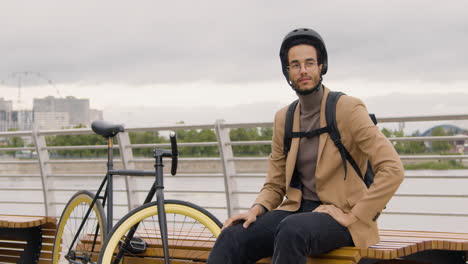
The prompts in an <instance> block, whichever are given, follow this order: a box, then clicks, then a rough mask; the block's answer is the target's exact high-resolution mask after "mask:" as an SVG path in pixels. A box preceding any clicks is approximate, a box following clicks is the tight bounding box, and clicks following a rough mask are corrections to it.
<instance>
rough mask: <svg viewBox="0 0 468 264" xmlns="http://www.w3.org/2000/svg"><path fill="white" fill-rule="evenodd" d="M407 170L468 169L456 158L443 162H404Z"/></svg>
mask: <svg viewBox="0 0 468 264" xmlns="http://www.w3.org/2000/svg"><path fill="white" fill-rule="evenodd" d="M404 168H405V170H456V169H468V167H466V166H464V165H463V164H462V163H460V162H458V161H456V160H448V161H441V162H434V161H431V162H424V163H417V164H404Z"/></svg>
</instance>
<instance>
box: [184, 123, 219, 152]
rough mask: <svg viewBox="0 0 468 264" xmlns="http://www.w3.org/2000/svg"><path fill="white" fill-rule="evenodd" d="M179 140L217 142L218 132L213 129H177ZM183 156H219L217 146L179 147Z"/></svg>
mask: <svg viewBox="0 0 468 264" xmlns="http://www.w3.org/2000/svg"><path fill="white" fill-rule="evenodd" d="M176 134H177V142H216V140H217V138H216V133H215V132H214V131H213V130H211V129H190V130H180V131H177V133H176ZM179 154H180V155H181V156H183V157H202V156H203V157H217V156H219V153H218V147H217V146H204V147H198V146H197V147H179Z"/></svg>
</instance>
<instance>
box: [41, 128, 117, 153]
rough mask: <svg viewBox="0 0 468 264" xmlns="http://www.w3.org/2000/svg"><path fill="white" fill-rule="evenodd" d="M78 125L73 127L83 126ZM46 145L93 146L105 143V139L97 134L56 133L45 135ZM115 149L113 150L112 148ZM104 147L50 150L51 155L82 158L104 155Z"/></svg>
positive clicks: (105, 151)
mask: <svg viewBox="0 0 468 264" xmlns="http://www.w3.org/2000/svg"><path fill="white" fill-rule="evenodd" d="M83 127H84V126H83V125H78V126H75V127H73V128H83ZM46 144H47V146H51V147H52V146H94V145H107V141H106V140H105V139H104V138H103V137H102V136H99V135H96V134H91V135H57V136H48V137H46ZM114 151H115V150H114ZM106 153H107V150H106V149H73V150H72V149H64V150H52V151H50V155H51V157H61V158H63V157H64V158H84V157H101V156H106Z"/></svg>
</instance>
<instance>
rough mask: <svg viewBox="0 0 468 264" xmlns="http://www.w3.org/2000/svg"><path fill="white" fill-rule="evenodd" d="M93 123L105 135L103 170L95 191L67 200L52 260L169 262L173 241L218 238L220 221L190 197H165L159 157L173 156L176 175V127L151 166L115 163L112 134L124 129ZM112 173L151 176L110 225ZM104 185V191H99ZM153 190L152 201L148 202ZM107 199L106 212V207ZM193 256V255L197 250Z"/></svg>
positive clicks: (161, 165) (202, 241) (172, 172)
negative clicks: (132, 205)
mask: <svg viewBox="0 0 468 264" xmlns="http://www.w3.org/2000/svg"><path fill="white" fill-rule="evenodd" d="M91 127H92V129H93V131H94V132H95V133H96V134H98V135H101V136H103V137H104V138H106V140H107V173H106V176H105V177H104V179H103V180H102V182H101V184H100V186H99V188H98V190H97V192H96V194H95V195H93V194H92V193H91V192H89V191H78V192H77V193H76V194H75V195H74V196H73V197H72V198H71V199H70V200H69V202H68V203H67V205H66V206H65V208H64V210H63V213H62V215H61V219H60V221H59V224H58V227H57V235H56V237H55V240H54V245H53V251H52V254H53V255H52V257H53V261H52V263H53V264H57V263H73V264H86V263H89V264H94V263H124V260H127V259H141V258H150V257H151V258H153V259H154V260H158V261H160V262H158V263H165V264H168V263H170V262H169V260H171V259H173V258H175V256H173V253H174V252H175V251H174V250H171V252H170V251H169V248H171V246H172V245H173V244H175V245H177V244H179V243H182V242H181V241H183V243H187V241H193V243H200V241H201V243H206V242H207V241H209V240H214V239H216V237H217V236H218V235H219V233H220V229H221V226H222V224H221V222H220V221H219V220H218V219H217V218H216V217H215V216H213V215H212V214H211V213H210V212H208V211H207V210H205V209H203V208H201V207H199V206H197V205H195V204H192V203H189V202H185V201H180V200H165V199H164V192H163V189H164V184H163V177H164V176H163V166H164V164H163V158H171V159H172V163H171V174H172V175H175V174H176V172H177V163H178V151H177V142H176V136H175V133H172V134H171V135H170V141H171V151H168V150H163V149H155V150H154V153H153V154H154V155H153V157H154V158H155V165H154V167H155V170H154V171H145V170H116V169H114V168H113V152H112V149H113V138H114V137H115V136H116V135H117V134H118V133H120V132H123V131H124V128H123V126H122V125H115V124H110V123H107V122H104V121H95V122H93V123H92V125H91ZM114 175H127V176H155V181H154V183H153V185H152V187H151V188H150V190H149V191H148V194H147V196H146V198H145V201H144V202H143V205H142V206H140V207H138V208H136V209H134V210H132V211H131V212H129V213H128V214H127V215H125V216H124V217H123V218H122V219H121V220H120V221H118V223H117V224H116V225H115V227H113V176H114ZM104 186H105V192H104V195H103V196H101V192H102V190H103V189H104ZM155 194H156V201H154V202H151V200H152V199H153V197H154V196H155ZM106 202H107V208H106V209H107V216H106V214H105V213H104V206H106ZM158 212H162V213H161V214H158ZM168 219H171V221H172V222H171V225H170V226H171V229H170V230H168ZM187 227H190V229H187ZM187 231H188V233H190V232H191V231H193V232H195V231H196V232H198V234H203V236H201V235H200V236H199V237H198V241H197V237H196V236H194V237H190V239H186V238H184V237H183V235H186V234H188V233H187ZM169 235H170V239H168V237H169ZM206 236H207V237H206ZM155 244H157V245H158V246H159V247H160V248H161V249H162V251H161V250H153V249H151V254H144V253H145V252H146V251H147V250H150V249H148V246H149V245H151V246H154V245H155ZM102 249H104V250H102ZM153 251H155V252H153ZM178 254H179V253H178ZM187 254H189V253H187ZM98 257H99V260H98ZM192 258H194V259H197V256H192ZM96 261H97V262H96ZM162 261H164V262H162ZM125 263H132V262H125ZM138 263H140V262H138ZM151 263H155V262H151Z"/></svg>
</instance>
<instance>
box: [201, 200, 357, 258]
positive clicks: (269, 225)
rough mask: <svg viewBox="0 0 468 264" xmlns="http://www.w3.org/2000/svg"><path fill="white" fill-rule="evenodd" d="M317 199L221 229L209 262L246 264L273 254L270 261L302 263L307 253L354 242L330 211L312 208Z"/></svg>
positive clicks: (315, 204)
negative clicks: (329, 213) (249, 222)
mask: <svg viewBox="0 0 468 264" xmlns="http://www.w3.org/2000/svg"><path fill="white" fill-rule="evenodd" d="M319 205H320V203H318V202H314V201H302V205H301V208H300V209H299V210H298V211H297V212H287V211H279V210H274V211H270V212H267V213H266V214H264V215H261V216H259V217H258V218H257V221H255V222H254V223H252V224H251V225H250V226H249V227H248V228H243V227H242V224H236V225H234V226H231V227H229V228H226V229H224V230H223V231H222V232H221V234H220V236H219V237H218V239H217V240H216V243H215V245H214V247H213V249H212V251H211V253H210V256H209V258H208V262H207V263H209V264H247V263H249V264H250V263H255V262H256V261H258V260H260V259H262V258H265V257H270V256H273V264H291V263H294V264H296V263H297V264H301V263H306V262H307V256H310V255H314V254H320V253H325V252H328V251H330V250H333V249H336V248H339V247H344V246H353V245H354V244H353V241H352V238H351V235H350V233H349V231H348V229H347V228H346V227H344V226H342V225H340V224H339V223H338V222H336V221H335V220H334V219H333V218H332V217H331V216H330V215H328V214H324V213H315V212H312V211H313V210H314V209H315V208H316V207H317V206H319Z"/></svg>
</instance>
